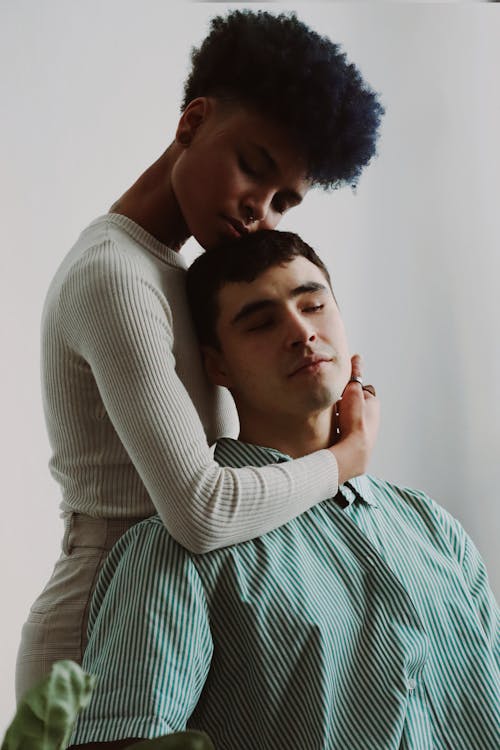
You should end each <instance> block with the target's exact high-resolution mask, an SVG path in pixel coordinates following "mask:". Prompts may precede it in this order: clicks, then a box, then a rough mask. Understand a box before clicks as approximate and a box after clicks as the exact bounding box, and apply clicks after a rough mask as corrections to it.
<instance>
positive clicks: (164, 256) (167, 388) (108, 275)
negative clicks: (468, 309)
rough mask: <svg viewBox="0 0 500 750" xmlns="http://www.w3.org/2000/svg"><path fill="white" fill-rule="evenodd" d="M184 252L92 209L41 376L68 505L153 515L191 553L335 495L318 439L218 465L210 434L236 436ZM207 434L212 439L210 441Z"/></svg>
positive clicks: (330, 465)
mask: <svg viewBox="0 0 500 750" xmlns="http://www.w3.org/2000/svg"><path fill="white" fill-rule="evenodd" d="M185 269H186V264H185V262H184V259H183V258H182V257H181V256H180V254H179V253H176V252H173V251H172V250H170V249H169V248H168V247H166V246H165V245H163V244H162V243H160V242H159V241H158V240H156V239H155V238H154V237H152V236H151V235H150V234H148V233H147V232H146V231H145V230H144V229H142V227H140V226H139V225H137V224H136V223H135V222H133V221H131V220H130V219H128V218H126V217H124V216H120V215H118V214H106V215H105V216H102V217H100V218H99V219H96V221H94V222H92V224H91V225H90V226H89V227H88V228H87V229H86V230H85V231H84V232H83V233H82V234H81V236H80V238H79V240H78V241H77V243H76V244H75V246H74V247H73V248H72V250H71V251H70V253H69V254H68V255H67V257H66V258H65V260H64V261H63V263H62V264H61V266H60V267H59V269H58V271H57V273H56V275H55V277H54V279H53V281H52V284H51V286H50V288H49V291H48V295H47V299H46V303H45V308H44V313H43V322H42V385H43V398H44V408H45V416H46V421H47V428H48V433H49V438H50V442H51V446H52V451H53V455H52V458H51V461H50V468H51V472H52V475H53V476H54V477H55V479H56V480H57V481H58V482H59V484H60V485H61V488H62V493H63V502H62V505H61V508H62V510H63V512H65V513H67V512H77V513H84V514H86V515H90V516H94V517H101V518H102V517H107V518H137V517H146V516H149V515H151V514H153V513H154V512H155V509H156V510H157V511H158V513H159V514H160V516H161V518H162V520H163V522H164V524H165V526H166V527H167V529H168V530H169V532H170V533H171V534H172V536H173V537H174V538H175V539H177V540H178V541H179V542H180V543H181V544H183V545H184V546H185V547H187V548H188V549H190V550H191V551H194V552H206V551H209V550H211V549H216V548H218V547H223V546H226V545H229V544H234V543H237V542H241V541H245V540H248V539H251V538H253V537H255V536H260V535H261V534H264V533H266V532H268V531H270V530H271V529H273V528H276V527H278V526H281V525H282V524H283V523H286V522H287V521H289V520H290V519H291V518H294V517H295V516H297V515H298V514H300V513H302V512H303V511H304V510H307V509H308V508H310V507H311V506H312V505H314V504H316V503H317V502H319V501H321V500H324V499H325V498H327V497H331V496H333V495H335V494H336V492H337V489H338V481H337V480H338V471H337V464H336V461H335V457H334V456H333V455H332V454H331V453H330V452H329V451H326V450H322V451H317V452H316V453H313V454H311V455H310V456H307V457H304V458H301V459H298V460H295V461H290V462H288V463H286V464H273V465H270V466H265V467H259V468H238V469H235V468H222V467H220V466H219V465H218V464H217V463H216V462H215V461H214V460H213V457H212V451H211V450H210V448H209V443H210V444H212V443H213V442H214V441H215V440H216V439H217V438H218V437H220V436H222V435H227V436H230V437H236V436H237V434H238V420H237V415H236V410H235V407H234V403H233V401H232V399H231V397H230V395H229V393H227V391H225V389H220V388H217V389H216V388H214V387H213V386H211V385H210V384H209V383H208V380H207V379H206V377H205V374H204V371H203V367H202V363H201V357H200V354H199V352H198V347H197V343H196V338H195V334H194V331H193V330H192V325H191V320H190V316H189V311H188V307H187V301H186V296H185V286H184V281H185ZM207 440H208V442H207Z"/></svg>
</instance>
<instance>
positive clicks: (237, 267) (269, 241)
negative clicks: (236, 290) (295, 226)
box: [186, 229, 333, 349]
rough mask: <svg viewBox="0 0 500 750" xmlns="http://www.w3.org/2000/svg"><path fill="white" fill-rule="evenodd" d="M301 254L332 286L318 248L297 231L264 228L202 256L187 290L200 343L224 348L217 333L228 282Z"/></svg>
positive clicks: (190, 270)
mask: <svg viewBox="0 0 500 750" xmlns="http://www.w3.org/2000/svg"><path fill="white" fill-rule="evenodd" d="M297 256H302V257H303V258H306V259H307V260H309V261H310V262H311V263H313V264H314V265H315V266H317V267H318V268H319V269H320V271H321V272H322V274H323V276H324V277H325V280H326V282H327V283H328V286H329V287H330V289H332V284H331V280H330V274H329V273H328V269H327V267H326V266H325V264H324V263H323V261H322V260H321V258H320V257H319V256H318V255H317V253H316V252H315V250H314V249H313V248H312V247H311V246H310V245H308V244H307V243H306V242H304V240H303V239H302V238H301V237H299V235H298V234H295V233H294V232H279V231H278V230H276V229H261V230H260V231H258V232H249V233H248V234H246V235H244V236H243V237H241V239H238V240H234V241H231V240H229V241H227V242H224V243H221V244H220V245H217V246H216V247H212V248H210V249H209V250H207V251H206V252H205V253H202V254H201V255H199V256H198V257H197V258H196V259H195V260H194V261H193V263H192V264H191V265H190V266H189V268H188V270H187V274H186V293H187V299H188V303H189V308H190V310H191V317H192V319H193V323H194V328H195V331H196V334H197V336H198V340H199V342H200V344H202V345H209V346H213V347H215V348H216V349H218V348H219V347H220V342H219V340H218V338H217V333H216V328H217V320H218V318H219V312H220V311H219V304H218V294H219V291H220V289H221V288H222V287H223V286H224V285H225V284H228V283H230V282H241V281H243V282H246V283H250V282H251V281H254V279H256V278H257V277H258V276H260V275H261V274H262V273H264V271H266V270H267V269H268V268H273V267H274V266H279V265H281V264H284V263H288V262H289V261H291V260H293V258H296V257H297ZM332 293H333V290H332Z"/></svg>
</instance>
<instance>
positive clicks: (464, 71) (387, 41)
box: [0, 0, 500, 733]
mask: <svg viewBox="0 0 500 750" xmlns="http://www.w3.org/2000/svg"><path fill="white" fill-rule="evenodd" d="M228 7H233V6H230V5H226V4H225V3H214V4H210V3H195V4H184V5H171V4H169V3H166V2H164V0H143V1H142V2H141V3H139V2H137V0H135V1H132V0H107V1H106V2H104V3H103V2H101V0H86V2H85V3H78V2H76V0H70V1H68V0H48V1H47V2H44V3H38V2H35V0H10V1H6V0H3V1H2V2H1V4H0V14H1V15H0V70H1V80H0V97H1V105H2V117H1V120H0V123H1V124H0V128H1V138H0V156H1V164H2V168H1V170H2V171H1V174H2V181H1V195H0V199H1V200H0V205H1V207H2V222H1V232H2V249H1V254H0V262H1V274H0V280H1V284H2V289H1V295H0V303H1V305H2V311H1V316H0V323H1V347H2V367H1V378H2V380H1V383H2V388H1V392H0V395H1V399H2V401H1V410H2V411H1V413H2V427H1V453H0V455H1V472H2V479H3V509H4V510H3V512H4V516H3V521H2V524H1V532H0V533H1V537H0V541H1V544H0V554H1V581H2V588H1V590H2V599H3V607H2V611H3V615H2V639H1V641H0V660H1V672H2V686H1V688H0V733H1V730H2V729H3V728H4V727H5V726H6V725H7V723H8V720H9V719H10V717H11V714H12V712H13V710H14V699H13V679H14V663H15V653H16V649H17V644H18V639H19V631H20V628H21V624H22V622H23V621H24V618H25V616H26V614H27V610H28V608H29V605H30V603H31V601H32V600H33V599H34V598H35V596H36V595H37V594H38V592H39V590H40V588H41V587H42V585H43V584H44V582H45V580H46V579H47V578H48V576H49V574H50V571H51V567H52V565H53V563H54V561H55V559H56V556H57V555H58V547H59V542H60V535H61V525H60V521H59V518H58V503H59V499H60V498H59V490H58V487H57V486H56V484H55V483H54V482H53V480H52V479H51V478H50V476H49V473H48V469H47V462H48V459H49V446H48V442H47V439H46V435H45V428H44V423H43V414H42V407H41V399H40V392H39V371H38V359H39V321H40V314H41V308H42V304H43V299H44V295H45V291H46V288H47V286H48V284H49V281H50V278H51V276H52V274H53V272H54V270H55V268H56V266H57V265H58V262H59V261H60V259H61V258H62V257H63V255H64V254H65V253H66V252H67V250H68V249H69V247H70V245H71V244H72V243H73V241H74V240H75V239H76V237H77V235H78V233H79V231H80V230H81V229H82V228H83V227H84V226H85V225H86V224H87V223H88V222H89V221H91V220H92V219H93V218H95V217H96V216H97V215H99V214H101V213H104V212H106V211H107V210H108V208H109V206H110V205H111V203H112V202H113V201H114V200H115V199H116V198H117V197H118V196H119V195H120V194H121V192H123V191H124V190H125V189H126V188H127V187H128V186H129V184H130V183H131V182H132V181H133V180H134V179H135V178H136V177H137V176H138V175H139V173H140V172H141V171H142V170H143V169H144V168H145V167H146V166H147V165H148V164H149V163H150V162H152V161H153V160H154V159H155V158H156V157H157V156H159V154H160V153H161V152H162V151H163V150H164V148H165V147H166V146H167V145H168V143H169V142H170V140H171V138H172V135H173V132H174V128H175V125H176V121H177V117H178V112H179V109H178V108H179V102H180V98H181V85H182V81H183V79H184V77H185V74H186V72H187V70H188V56H189V50H190V46H191V44H194V43H198V42H199V41H200V40H201V39H202V38H203V36H204V35H205V33H206V30H207V22H208V19H209V18H210V17H211V16H212V15H214V14H216V13H220V12H224V11H225V9H226V8H228ZM251 7H252V8H253V9H255V8H257V7H260V6H259V5H258V4H252V5H251ZM263 7H265V8H266V9H268V10H271V11H272V12H277V11H278V10H279V9H281V8H285V7H286V8H296V9H297V11H298V13H299V15H300V17H301V18H302V19H303V20H305V21H306V22H308V23H310V25H312V26H313V27H314V28H316V29H317V30H319V31H320V32H321V33H325V34H327V35H328V36H330V37H331V38H332V39H333V40H334V41H337V42H340V43H342V44H343V45H344V47H345V49H346V51H347V52H348V54H349V57H350V58H351V59H352V60H353V61H355V62H356V63H357V64H358V65H359V67H360V68H361V70H362V72H363V73H364V75H365V77H366V78H367V79H368V80H369V81H370V83H371V84H372V85H373V86H374V87H375V88H376V89H377V90H378V91H380V92H381V93H382V96H383V101H384V103H385V106H386V108H387V115H386V118H385V122H384V128H383V136H382V139H381V142H380V146H379V157H378V159H377V161H376V162H374V163H373V164H372V165H371V166H370V167H369V169H368V170H367V171H366V173H365V174H364V176H363V177H362V179H361V182H360V185H359V188H358V190H357V193H356V194H353V193H352V192H351V191H350V190H348V189H345V190H342V191H337V192H334V193H333V194H322V193H320V192H314V193H312V194H311V195H310V196H309V197H308V198H307V200H306V201H305V204H304V205H303V206H302V207H300V208H299V209H297V210H295V211H294V212H292V213H291V214H290V216H289V217H288V218H287V220H286V222H284V224H283V225H282V226H283V227H284V228H289V229H293V230H295V231H299V232H300V233H301V234H302V235H303V236H304V238H305V239H306V240H307V241H309V242H310V243H311V244H313V245H314V246H315V247H316V248H317V249H318V251H319V252H320V253H321V254H322V255H323V257H324V258H325V259H326V261H327V263H328V265H329V267H330V270H331V272H332V277H333V282H334V286H335V291H336V294H337V297H338V299H339V301H340V304H341V308H342V310H343V314H344V317H345V320H346V323H347V327H348V331H349V332H350V339H351V344H352V348H353V350H358V351H361V352H362V353H363V355H364V358H365V361H366V377H367V379H368V380H369V381H371V382H373V383H375V384H376V386H377V389H378V393H379V395H380V397H381V400H382V406H383V422H382V428H381V433H380V439H379V443H378V446H377V449H376V454H375V457H374V460H373V462H372V467H371V470H372V472H373V473H376V474H378V475H381V476H384V477H385V478H388V479H391V480H393V481H396V482H399V483H401V484H405V485H411V486H416V487H419V488H422V489H424V490H426V491H427V492H428V493H429V494H431V495H432V496H433V497H435V498H436V499H437V500H438V501H439V502H441V503H442V504H443V505H444V506H445V507H446V508H448V509H449V510H450V511H451V512H452V513H453V514H454V515H456V516H458V517H459V518H460V519H461V521H462V522H463V524H464V525H465V527H466V529H467V530H468V532H469V533H470V534H471V536H472V537H473V539H474V540H475V542H476V544H477V546H478V547H479V549H480V551H481V552H482V554H483V556H484V558H485V559H486V561H487V563H488V567H489V570H490V577H491V580H492V583H493V587H494V588H495V589H496V591H497V595H498V592H499V590H500V576H499V570H498V552H497V545H498V528H499V511H498V501H497V493H498V487H499V484H500V464H499V461H498V457H497V453H498V445H499V431H500V428H499V424H500V414H499V406H498V401H499V400H498V393H497V389H496V387H497V383H498V382H500V348H499V345H498V325H499V321H500V302H499V295H498V278H499V276H500V260H499V253H498V247H499V240H500V226H499V211H498V204H499V196H498V175H499V174H500V153H499V145H498V133H499V132H500V90H499V87H498V70H499V69H500V45H499V44H498V40H499V34H500V13H499V8H498V7H496V6H495V5H486V4H472V5H454V4H444V5H432V4H416V5H415V4H411V3H404V4H391V5H388V4H379V3H376V4H372V5H368V4H349V3H343V4H334V3H332V4H330V3H320V4H315V3H308V4H307V5H306V4H299V5H293V4H292V5H287V6H282V5H280V4H278V3H272V4H267V5H265V6H263ZM187 252H188V253H189V254H190V255H191V256H192V255H193V254H195V253H196V252H197V248H196V247H195V245H194V243H190V245H189V247H188V248H187Z"/></svg>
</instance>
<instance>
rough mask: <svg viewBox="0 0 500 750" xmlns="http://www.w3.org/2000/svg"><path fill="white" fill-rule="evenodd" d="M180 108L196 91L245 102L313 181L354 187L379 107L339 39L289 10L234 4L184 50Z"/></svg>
mask: <svg viewBox="0 0 500 750" xmlns="http://www.w3.org/2000/svg"><path fill="white" fill-rule="evenodd" d="M191 61H192V70H191V73H190V74H189V77H188V79H187V81H186V83H185V87H184V99H183V102H182V109H183V110H184V109H185V108H186V106H187V105H188V104H189V102H190V101H192V100H193V99H195V98H196V97H198V96H214V97H218V98H220V99H226V100H228V101H230V102H231V101H233V102H235V103H237V104H241V105H246V106H248V107H250V108H252V109H254V110H256V111H257V112H258V113H259V114H261V115H265V116H266V117H269V118H270V119H271V120H273V121H274V122H276V123H277V124H278V125H280V126H281V127H283V128H284V129H285V130H286V131H287V132H288V133H289V135H290V137H291V138H292V142H293V143H294V144H295V146H296V148H297V150H298V153H300V155H301V157H303V158H305V160H306V164H307V169H308V178H309V179H310V180H311V182H312V184H313V185H321V186H322V187H324V188H337V187H340V186H342V185H345V184H348V185H351V186H355V185H356V183H357V181H358V179H359V176H360V174H361V171H362V169H363V167H364V166H365V165H366V164H368V162H369V161H370V159H371V158H372V156H373V155H374V154H375V150H376V149H375V146H376V141H377V137H378V128H379V125H380V120H381V117H382V115H383V113H384V108H383V107H382V105H381V104H380V102H379V101H378V96H377V94H376V93H375V92H374V91H373V90H372V89H371V88H370V86H369V85H368V84H367V83H366V82H365V81H364V80H363V78H362V77H361V74H360V72H359V71H358V69H357V68H356V67H355V66H354V65H353V64H352V63H349V62H348V60H347V59H346V55H345V54H344V52H343V51H342V50H341V48H340V46H339V45H337V44H334V43H333V42H331V41H330V39H328V38H327V37H324V36H320V35H319V34H318V33H316V32H315V31H312V29H310V28H309V27H308V26H306V25H305V24H304V23H302V22H301V21H299V20H298V18H297V17H296V15H295V13H287V14H280V15H272V14H271V13H268V12H266V11H257V12H254V11H250V10H235V11H231V12H229V13H228V14H227V15H226V16H225V17H223V16H217V17H215V18H213V19H212V20H211V25H210V32H209V34H208V36H207V37H206V38H205V40H204V41H203V42H202V44H201V45H200V47H198V48H194V49H193V50H192V53H191Z"/></svg>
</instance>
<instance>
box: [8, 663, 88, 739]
mask: <svg viewBox="0 0 500 750" xmlns="http://www.w3.org/2000/svg"><path fill="white" fill-rule="evenodd" d="M94 685H95V677H92V676H91V675H88V674H86V673H85V672H84V671H83V670H82V669H81V667H79V666H78V664H76V663H75V662H73V661H69V660H64V661H58V662H56V663H55V664H54V665H53V666H52V669H51V671H50V674H48V675H47V677H45V678H44V679H43V680H42V681H41V682H40V683H39V684H38V685H35V687H33V688H31V690H29V691H28V692H27V693H26V695H25V696H24V698H23V699H22V701H21V703H20V704H19V707H18V709H17V713H16V715H15V716H14V719H13V721H12V723H11V725H10V727H9V728H8V729H7V732H6V733H5V737H4V740H3V742H2V747H1V750H62V748H65V747H66V746H67V744H68V740H69V737H70V734H71V730H72V729H73V725H74V723H75V720H76V717H77V715H78V713H79V711H81V710H82V709H83V708H85V706H86V705H87V703H88V702H89V700H90V696H91V694H92V690H93V689H94Z"/></svg>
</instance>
